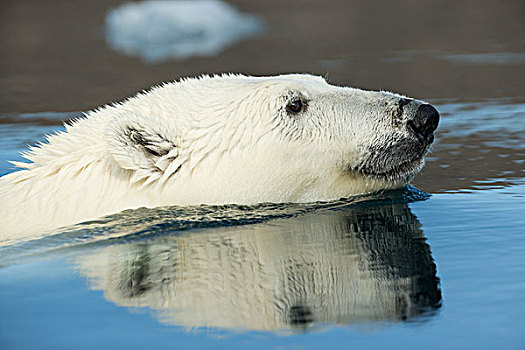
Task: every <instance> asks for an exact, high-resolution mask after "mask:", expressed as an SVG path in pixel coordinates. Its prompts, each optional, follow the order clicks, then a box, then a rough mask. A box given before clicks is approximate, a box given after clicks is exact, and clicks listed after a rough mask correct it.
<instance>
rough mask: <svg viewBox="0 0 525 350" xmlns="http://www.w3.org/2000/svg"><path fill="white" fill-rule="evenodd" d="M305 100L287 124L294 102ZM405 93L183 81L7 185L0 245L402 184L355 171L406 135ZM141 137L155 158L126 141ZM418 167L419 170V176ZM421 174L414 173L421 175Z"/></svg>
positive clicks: (137, 102) (86, 128)
mask: <svg viewBox="0 0 525 350" xmlns="http://www.w3.org/2000/svg"><path fill="white" fill-rule="evenodd" d="M298 97H300V98H303V99H304V100H306V101H308V108H307V110H306V111H305V112H304V113H301V114H299V115H297V116H291V115H289V114H287V113H286V108H285V106H286V105H287V103H288V102H289V101H290V100H291V99H294V98H298ZM398 97H399V96H397V95H393V94H389V93H384V92H370V91H363V90H359V89H353V88H343V87H336V86H332V85H329V84H328V83H326V81H325V80H324V79H322V78H320V77H315V76H310V75H282V76H276V77H248V76H240V75H223V76H215V77H208V76H205V77H201V78H198V79H185V80H182V81H179V82H174V83H168V84H165V85H162V86H158V87H155V88H153V89H152V90H150V91H148V92H144V93H141V94H139V95H137V96H136V97H133V98H131V99H129V100H127V101H125V102H123V103H118V104H113V105H109V106H105V107H102V108H100V109H97V110H94V111H91V112H89V113H87V114H86V115H85V118H81V119H78V120H75V121H73V122H72V123H71V124H70V125H67V126H66V131H65V132H59V133H57V134H56V135H52V136H49V137H48V138H47V140H46V142H45V143H43V144H41V145H39V146H38V147H34V148H31V149H30V150H29V151H28V152H27V153H26V154H25V158H27V159H28V160H29V161H30V162H29V163H17V164H16V165H17V166H18V167H20V168H23V169H22V170H19V171H16V172H13V173H10V174H8V175H6V176H4V177H2V178H0V197H1V198H2V201H1V204H0V222H2V225H1V232H0V240H4V241H5V240H9V239H14V238H16V237H19V236H21V235H30V234H39V233H42V232H45V231H47V230H51V229H54V228H57V227H60V226H64V225H69V224H74V223H77V222H80V221H84V220H90V219H95V218H98V217H100V216H103V215H107V214H111V213H116V212H119V211H121V210H124V209H128V208H138V207H144V206H145V207H156V206H164V205H193V204H202V203H206V204H223V203H244V204H254V203H260V202H310V201H325V200H333V199H339V198H341V197H348V196H351V195H355V194H361V193H368V192H372V191H377V190H380V189H385V188H393V187H399V186H402V185H405V184H406V183H407V182H408V181H409V179H410V176H408V177H402V178H400V179H397V180H389V181H386V180H379V179H376V178H369V177H365V176H361V175H359V174H356V173H352V172H350V171H348V169H349V167H351V166H352V165H355V164H358V163H359V162H360V161H361V160H362V159H363V157H366V156H367V155H366V147H367V146H368V145H371V144H375V145H381V144H387V143H388V142H390V141H389V140H390V139H391V135H392V134H394V133H401V132H402V131H399V130H395V129H394V128H393V127H392V123H391V120H390V118H388V117H387V113H386V112H387V109H388V108H389V107H388V106H389V103H390V102H391V101H392V100H394V99H395V98H398ZM126 130H128V131H129V130H136V131H140V133H141V135H142V136H144V137H146V138H147V139H148V142H149V143H150V144H149V146H150V148H152V149H153V150H154V152H155V153H157V154H159V155H161V156H155V155H154V154H152V153H148V152H146V151H145V149H144V148H141V147H140V145H136V144H134V143H133V142H131V141H130V139H129V132H128V134H126ZM416 168H417V167H416ZM416 168H415V171H417V170H419V169H416Z"/></svg>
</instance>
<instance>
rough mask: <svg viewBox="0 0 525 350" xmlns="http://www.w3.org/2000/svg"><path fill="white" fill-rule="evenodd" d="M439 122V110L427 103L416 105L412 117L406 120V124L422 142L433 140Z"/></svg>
mask: <svg viewBox="0 0 525 350" xmlns="http://www.w3.org/2000/svg"><path fill="white" fill-rule="evenodd" d="M438 124H439V112H438V111H437V110H436V109H435V108H434V107H432V106H431V105H429V104H422V105H421V106H419V107H418V109H417V111H416V114H415V116H414V119H412V120H410V121H408V123H407V126H408V128H409V129H411V130H412V132H413V133H414V134H416V136H417V138H418V139H419V140H420V141H421V142H423V143H431V142H432V141H434V131H435V130H436V129H437V126H438Z"/></svg>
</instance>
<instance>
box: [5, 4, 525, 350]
mask: <svg viewBox="0 0 525 350" xmlns="http://www.w3.org/2000/svg"><path fill="white" fill-rule="evenodd" d="M126 3H129V1H126V0H112V1H105V0H104V1H102V0H92V1H89V2H86V1H81V0H70V1H67V2H63V1H61V2H56V4H55V3H54V2H53V1H52V0H49V1H46V2H42V1H32V0H23V1H19V0H16V1H14V0H12V1H11V0H6V1H2V2H1V4H0V18H1V20H0V27H1V28H2V30H3V33H4V35H2V36H0V49H1V52H2V55H0V91H1V96H0V175H3V174H6V173H8V172H11V171H14V168H13V166H11V165H10V164H9V163H8V162H7V160H21V157H20V155H19V152H20V151H23V150H25V149H26V147H27V145H33V144H35V143H36V142H39V141H43V140H44V138H45V134H46V133H50V132H53V131H56V130H60V129H61V128H62V120H67V119H70V118H74V117H78V116H79V113H77V112H72V111H86V110H89V109H92V108H95V107H97V106H99V105H102V104H105V103H108V102H110V101H117V100H121V99H122V98H124V97H125V96H129V95H130V94H133V93H134V92H136V91H140V90H142V89H145V88H148V87H149V86H151V85H153V84H157V83H160V82H162V81H169V80H173V79H178V78H180V77H183V76H194V75H199V74H203V73H220V72H240V73H247V74H272V75H273V74H277V73H284V72H310V73H315V74H319V75H322V76H325V77H326V78H327V79H328V80H329V81H330V82H331V83H336V84H342V85H349V86H357V87H361V88H366V89H376V90H379V89H383V90H390V91H395V92H399V93H402V94H405V95H408V96H413V97H416V98H420V99H428V100H429V101H430V102H431V103H433V104H434V105H435V106H436V107H437V108H438V110H439V111H440V113H441V115H442V120H441V123H440V127H439V129H438V133H437V135H436V143H435V145H434V147H433V150H432V153H431V154H430V155H429V157H428V161H427V164H426V166H425V168H424V169H423V171H422V172H421V173H420V174H419V175H418V176H417V177H416V178H415V179H414V182H413V185H414V186H415V187H410V188H406V189H400V190H397V191H389V192H384V193H379V194H375V195H372V196H366V197H357V198H350V199H343V200H340V201H336V202H331V203H311V204H303V205H298V204H280V205H273V204H261V205H258V206H197V207H190V208H181V207H166V208H157V209H138V210H130V211H124V212H122V213H118V214H115V215H111V216H108V217H105V218H100V219H99V220H95V221H91V222H86V223H82V224H79V225H75V226H72V227H67V228H63V229H60V230H56V231H54V232H50V233H46V234H45V235H43V237H42V238H40V239H37V240H32V241H20V242H9V245H8V246H5V247H1V248H0V348H2V349H4V348H5V349H12V348H13V349H18V348H38V349H72V348H74V349H82V348H85V349H92V348H112V349H113V348H126V349H129V348H159V349H162V348H174V347H175V348H210V349H216V348H221V347H222V348H227V349H247V348H256V349H268V348H272V349H282V348H294V349H319V348H321V349H324V348H342V347H354V348H358V349H360V348H367V349H384V348H390V347H392V348H415V349H421V348H425V349H426V348H439V349H472V348H481V349H483V348H486V349H495V348H505V349H523V348H525V326H524V324H523V313H524V312H525V299H524V298H523V295H525V277H523V276H525V258H524V256H525V231H524V227H525V215H524V213H525V85H524V84H523V76H524V75H525V60H524V52H525V41H524V40H523V33H524V32H525V18H524V14H525V8H524V3H523V1H519V0H510V1H505V2H494V1H489V0H480V1H476V3H475V4H473V3H472V2H471V1H463V0H458V1H456V2H454V4H449V5H447V6H443V3H441V2H435V1H430V0H428V1H427V0H424V1H418V2H405V3H399V2H392V3H391V2H369V1H345V2H341V1H323V2H320V1H303V0H301V1H299V0H291V1H287V2H286V3H284V2H282V1H280V0H268V1H257V0H246V1H244V0H243V1H237V0H231V1H229V2H228V3H229V4H230V5H232V6H234V7H235V8H236V9H237V10H238V11H239V13H242V14H244V15H246V16H254V17H250V18H258V19H260V20H261V21H262V23H264V32H263V33H259V35H257V36H253V37H245V38H244V41H236V42H230V44H228V45H227V46H224V47H221V49H220V52H216V53H215V54H213V55H211V56H208V57H193V58H184V57H182V56H179V57H177V55H170V57H169V59H166V60H162V61H161V62H157V61H148V62H144V60H142V59H141V58H140V57H138V56H134V55H131V56H130V55H125V54H122V53H120V52H119V51H116V50H114V49H113V48H112V47H110V46H109V45H108V44H107V42H106V36H105V34H107V32H106V30H105V28H106V27H105V21H106V18H108V15H109V14H110V13H111V11H112V10H114V9H119V8H121V6H125V4H126ZM226 22H228V21H226ZM211 24H212V22H207V21H206V20H204V21H202V22H201V25H204V26H205V28H208V25H211ZM161 27H163V26H161ZM177 28H178V27H177ZM157 29H158V28H157ZM161 29H162V28H161ZM185 29H187V27H184V28H182V32H184V30H185ZM190 29H191V28H190ZM197 32H199V30H197V31H195V30H192V31H190V34H191V35H194V36H195V37H196V38H197V37H199V35H195V33H197ZM203 33H204V32H203ZM171 34H173V33H171ZM197 34H199V33H197ZM146 39H147V38H146ZM201 39H202V38H201ZM191 44H195V42H191ZM148 50H150V49H148ZM48 111H56V112H48ZM1 200H4V201H8V200H9V198H2V199H1ZM0 229H1V223H0ZM4 243H5V242H4ZM0 245H1V244H0Z"/></svg>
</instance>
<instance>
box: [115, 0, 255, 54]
mask: <svg viewBox="0 0 525 350" xmlns="http://www.w3.org/2000/svg"><path fill="white" fill-rule="evenodd" d="M261 29H262V23H261V20H259V19H258V18H256V17H255V16H252V15H248V14H243V13H241V12H239V11H238V10H237V9H235V8H234V7H233V6H231V5H230V4H228V3H226V2H224V1H221V0H199V1H191V0H186V1H184V0H181V1H152V0H149V1H142V2H133V3H131V2H130V3H126V4H124V5H121V6H119V7H117V8H114V9H112V10H110V11H109V12H108V14H107V16H106V40H107V42H108V44H109V45H110V47H112V48H113V49H115V50H117V51H119V52H122V53H124V54H127V55H136V56H139V57H141V58H142V59H143V60H145V61H147V62H152V63H154V62H159V61H165V60H169V59H184V58H188V57H193V56H213V55H216V54H218V53H220V52H221V51H223V50H224V49H225V48H227V47H229V46H231V45H233V44H235V43H237V42H239V41H241V40H243V39H246V38H249V37H251V36H253V35H256V34H257V33H258V32H259V31H260V30H261Z"/></svg>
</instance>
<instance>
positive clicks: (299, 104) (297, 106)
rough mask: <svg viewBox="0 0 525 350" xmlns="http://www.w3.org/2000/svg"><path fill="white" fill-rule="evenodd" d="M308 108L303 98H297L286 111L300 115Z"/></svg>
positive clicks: (289, 104)
mask: <svg viewBox="0 0 525 350" xmlns="http://www.w3.org/2000/svg"><path fill="white" fill-rule="evenodd" d="M305 108H306V102H305V101H304V100H303V99H301V98H296V99H294V100H292V101H290V102H289V103H288V105H287V106H286V111H287V112H288V113H290V114H299V113H301V112H302V111H304V109H305Z"/></svg>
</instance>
